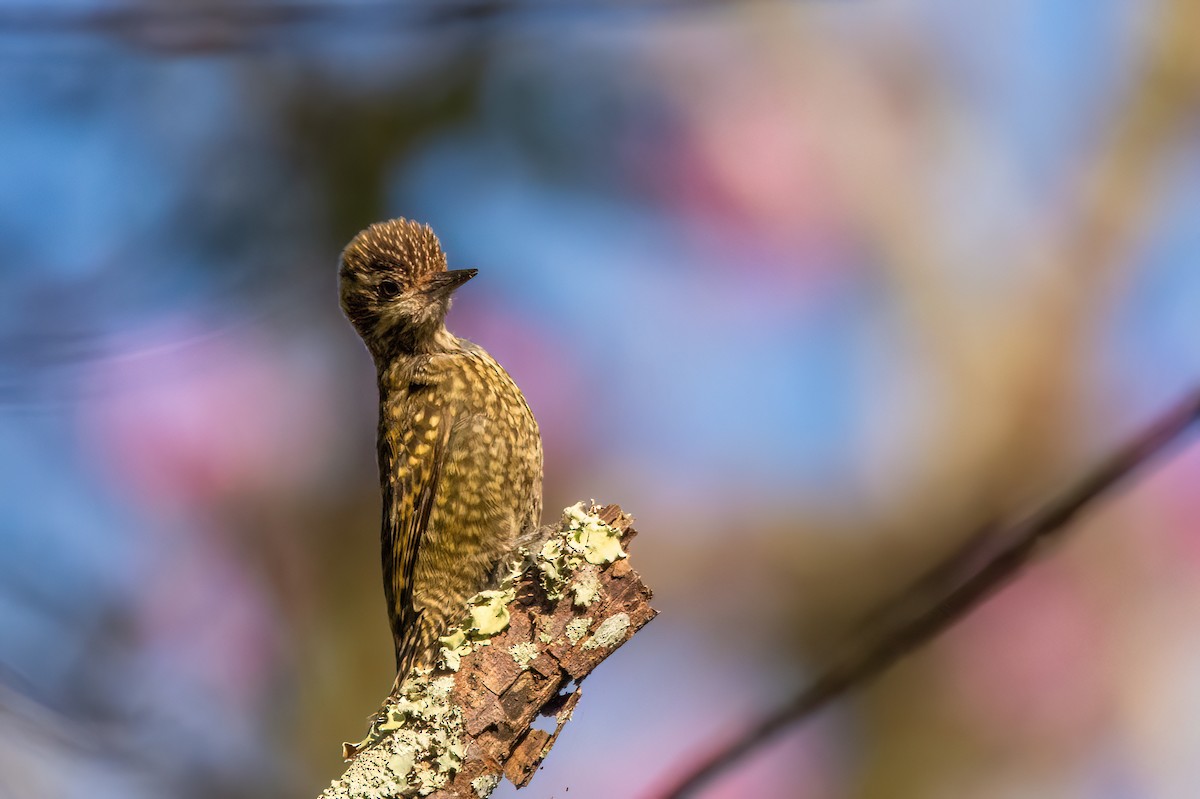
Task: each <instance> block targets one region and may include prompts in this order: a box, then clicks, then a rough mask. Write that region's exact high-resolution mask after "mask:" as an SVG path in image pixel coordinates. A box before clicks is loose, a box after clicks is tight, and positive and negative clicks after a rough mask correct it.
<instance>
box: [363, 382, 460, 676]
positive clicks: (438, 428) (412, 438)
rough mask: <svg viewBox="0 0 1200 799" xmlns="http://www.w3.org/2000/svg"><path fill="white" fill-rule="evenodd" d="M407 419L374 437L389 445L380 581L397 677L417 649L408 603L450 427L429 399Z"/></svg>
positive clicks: (416, 618)
mask: <svg viewBox="0 0 1200 799" xmlns="http://www.w3.org/2000/svg"><path fill="white" fill-rule="evenodd" d="M410 421H411V426H410V427H409V428H408V429H407V430H405V431H404V433H403V434H400V433H399V432H396V433H392V432H390V431H389V432H385V433H384V434H383V435H382V436H380V444H381V446H387V447H390V448H391V451H392V455H393V457H392V458H391V461H392V464H391V469H390V471H391V474H389V475H386V476H385V480H384V483H385V485H384V519H383V535H382V544H383V586H384V594H385V595H386V598H387V603H388V618H389V620H390V621H391V624H392V637H393V639H394V640H395V644H396V672H397V675H398V676H399V678H400V679H403V678H404V676H405V675H406V674H407V673H408V672H409V670H410V669H411V668H412V666H413V665H414V661H415V659H416V658H417V656H418V655H419V654H420V651H419V649H420V644H421V640H420V625H419V622H420V613H419V612H418V611H417V608H416V606H415V604H414V603H413V584H414V582H415V572H416V566H417V556H418V554H419V553H420V550H421V541H422V538H423V537H424V535H425V531H426V530H427V529H428V527H429V515H430V512H431V511H432V510H433V506H434V502H435V499H436V497H437V492H438V485H439V483H440V482H441V477H442V467H443V465H444V464H445V460H446V450H447V444H448V442H449V439H450V429H451V427H452V426H453V420H452V419H448V418H445V415H444V414H443V413H442V411H441V410H440V409H438V408H437V407H436V406H434V405H432V404H428V405H425V406H424V407H423V408H422V407H419V406H418V407H417V409H416V410H415V412H413V414H412V416H411V417H410ZM385 441H386V445H385V443H384V442H385ZM381 454H384V453H381ZM389 488H390V491H389Z"/></svg>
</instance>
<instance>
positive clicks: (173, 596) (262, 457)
mask: <svg viewBox="0 0 1200 799" xmlns="http://www.w3.org/2000/svg"><path fill="white" fill-rule="evenodd" d="M298 353H299V350H297V349H294V348H293V349H289V347H288V346H287V342H280V341H278V340H273V339H271V338H269V337H268V336H266V335H265V334H264V333H263V332H262V331H260V330H256V329H254V328H252V327H251V326H249V325H240V326H236V327H235V328H233V329H232V330H230V329H211V328H208V327H206V326H204V325H202V324H201V323H199V322H197V321H196V320H194V319H186V318H184V319H172V320H168V321H167V322H166V323H163V324H158V325H154V326H148V327H145V328H141V329H138V330H136V331H133V332H130V333H128V334H126V335H124V336H123V337H122V338H121V339H120V340H118V341H114V342H112V344H111V346H110V347H109V354H108V355H107V357H104V358H102V359H101V360H99V361H97V362H96V363H95V364H93V365H92V366H91V368H90V370H89V373H88V374H87V376H86V377H85V378H84V385H85V386H86V389H87V391H88V395H89V401H88V402H86V403H83V404H82V405H81V407H80V410H79V416H78V429H79V435H80V439H81V445H82V450H83V452H84V453H85V457H87V458H89V459H90V460H91V462H92V470H93V471H94V472H95V474H96V475H97V477H98V478H99V480H100V482H101V483H102V484H106V485H107V486H108V487H109V489H110V490H111V491H113V493H114V494H115V495H117V496H120V497H122V498H123V499H124V501H126V502H128V503H131V505H132V507H133V509H134V510H135V511H136V512H137V513H138V514H140V515H141V516H142V517H143V518H144V520H145V524H144V526H143V527H142V529H141V530H140V531H139V534H140V535H141V536H142V537H143V540H144V543H143V547H142V552H143V563H142V564H141V565H142V568H141V572H140V574H141V576H140V578H139V580H138V582H137V585H136V586H135V587H134V593H135V596H136V598H137V599H136V610H135V618H134V624H135V628H136V632H137V635H138V646H139V652H140V657H141V658H142V660H143V662H144V663H145V664H146V665H147V666H148V667H149V669H150V674H151V675H152V676H151V678H150V680H149V684H148V686H145V689H146V690H150V691H151V692H157V693H154V696H155V697H156V699H155V704H156V705H160V706H168V707H174V706H175V705H178V704H180V703H184V704H186V703H188V702H194V701H197V699H198V701H201V702H202V703H204V705H205V708H204V713H206V714H215V715H216V716H217V717H219V718H222V719H224V721H222V722H220V723H221V724H226V723H233V722H232V721H231V720H234V719H237V720H240V721H241V722H243V723H247V724H249V723H252V720H253V719H255V718H257V716H256V715H254V704H255V700H256V699H258V700H261V699H262V698H263V697H264V696H266V695H267V693H268V691H269V689H270V688H271V681H272V680H273V679H274V675H276V674H277V673H278V665H279V657H280V656H281V654H282V653H281V651H280V650H281V641H280V638H279V631H280V630H281V629H284V624H283V621H282V620H281V619H280V618H279V614H278V612H277V611H276V610H275V609H274V608H273V606H272V598H271V595H270V588H269V586H268V584H267V583H266V582H264V579H263V575H262V574H261V573H259V572H257V571H256V569H255V567H254V566H252V565H251V562H252V560H248V559H247V558H246V555H245V550H246V549H247V548H253V547H255V546H263V547H266V548H267V550H268V551H274V550H273V549H272V548H273V547H274V548H277V547H278V546H279V545H280V543H281V540H280V539H281V538H282V539H283V541H284V542H286V539H287V536H280V535H276V534H274V533H272V531H271V530H267V529H263V530H257V531H253V537H254V539H255V540H254V541H244V542H240V543H238V542H234V541H233V540H231V536H232V535H235V534H236V535H241V534H242V533H243V532H245V531H239V528H238V527H237V525H236V524H232V523H231V520H230V517H229V513H230V512H231V511H232V512H233V513H234V514H235V517H236V514H237V513H238V512H239V509H240V508H258V509H259V511H258V512H261V510H262V509H264V508H269V507H270V506H271V503H272V502H280V501H282V502H285V503H286V502H287V501H288V500H287V497H289V496H295V495H296V494H297V492H301V491H304V490H306V489H307V488H311V487H313V486H315V485H317V484H318V483H319V482H320V480H321V478H322V476H323V474H324V471H323V470H324V469H325V468H326V466H327V460H328V459H329V458H332V457H333V456H332V455H331V454H330V453H331V450H332V448H333V435H334V432H335V431H334V429H333V428H332V425H333V424H334V423H335V422H336V421H337V419H338V414H337V413H336V412H335V411H336V409H335V408H334V407H333V402H334V400H333V398H332V395H331V394H330V392H329V390H327V389H326V384H325V383H323V382H322V381H321V379H320V378H321V376H322V375H321V372H320V371H319V369H316V368H314V365H315V364H314V361H313V359H312V358H309V357H298ZM251 512H252V513H254V512H255V511H253V510H252V511H251ZM264 542H265V543H264ZM277 554H278V555H280V556H282V555H286V554H287V553H286V552H285V553H277ZM268 556H269V557H270V555H268ZM163 691H166V692H167V694H168V695H169V696H171V697H176V698H177V700H178V701H171V700H169V699H164V697H163V696H160V693H161V692H163ZM176 710H177V711H183V710H184V709H183V708H176Z"/></svg>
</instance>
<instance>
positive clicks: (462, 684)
mask: <svg viewBox="0 0 1200 799" xmlns="http://www.w3.org/2000/svg"><path fill="white" fill-rule="evenodd" d="M593 511H594V514H595V515H596V516H598V517H599V518H600V520H601V521H602V522H603V523H604V524H605V525H607V527H610V528H613V529H614V530H616V531H617V533H619V536H620V543H621V546H622V548H623V549H625V550H627V547H628V544H629V542H630V541H631V540H632V539H633V537H634V536H635V535H636V534H637V533H636V531H635V530H634V529H633V527H632V526H631V524H632V521H633V519H632V517H630V516H628V515H626V514H625V513H623V512H622V511H621V509H620V507H618V506H617V505H608V506H605V507H603V508H594V509H593ZM565 529H566V523H565V520H564V529H563V530H560V531H559V532H558V533H557V534H556V535H557V536H558V537H559V538H560V540H566V539H565V537H564V536H566V535H568V533H566V532H564V530H565ZM596 559H599V558H596ZM574 560H575V563H573V564H571V565H569V566H568V567H567V568H565V569H564V570H563V572H562V573H561V578H562V579H561V582H560V583H559V585H558V588H559V589H560V592H561V595H559V596H556V593H559V592H556V591H555V590H554V586H551V588H550V590H547V587H546V584H547V579H546V576H545V574H544V572H543V571H539V568H538V567H537V565H536V564H534V565H530V566H527V567H526V568H525V570H524V571H523V572H522V573H521V574H520V576H519V578H517V579H516V580H515V581H514V583H513V590H514V596H513V598H512V599H511V601H508V602H507V605H505V606H500V607H506V608H507V612H508V615H509V622H508V625H507V628H505V629H503V631H501V632H499V633H497V634H495V635H493V636H490V637H489V638H487V639H486V643H485V644H481V645H477V646H476V648H475V649H474V651H471V652H469V653H468V654H463V655H462V656H461V661H460V663H459V664H458V665H459V668H458V670H457V671H451V670H449V669H448V668H444V667H441V668H439V669H437V670H435V671H434V672H433V673H432V674H431V675H429V677H428V678H424V681H423V682H421V681H420V680H419V681H418V683H419V685H418V686H417V687H416V688H414V689H412V691H411V695H410V696H409V697H408V700H409V701H407V702H406V701H405V700H404V699H401V700H399V704H397V701H391V700H389V702H388V703H387V704H385V706H384V708H383V709H381V715H380V717H379V720H380V721H383V722H384V723H383V724H380V723H379V722H377V724H376V726H375V727H373V732H374V734H375V735H374V736H369V737H368V741H366V742H364V743H363V744H359V745H349V744H348V745H347V746H346V751H345V754H346V755H347V756H348V757H350V758H353V762H352V763H351V765H350V766H349V768H348V769H347V770H346V772H345V774H343V775H342V777H341V779H339V780H335V781H334V782H333V783H332V784H331V786H330V787H329V789H327V790H326V791H325V792H324V793H323V794H322V797H323V799H324V797H329V798H330V799H332V798H333V797H337V799H349V798H350V797H360V796H361V797H367V796H370V797H389V796H429V797H437V798H439V799H440V798H441V797H485V796H488V795H489V794H490V793H491V792H492V790H494V788H495V786H496V785H497V784H498V782H499V778H500V777H501V775H503V776H504V777H507V778H508V779H509V780H510V781H511V782H513V783H515V784H516V785H517V786H518V787H522V786H524V785H526V784H528V783H529V781H530V779H532V777H533V774H534V772H535V771H536V770H537V768H538V766H539V765H540V764H541V762H542V760H544V759H545V757H546V755H547V754H549V752H550V749H551V747H552V746H553V745H554V743H555V741H556V740H557V739H558V735H559V733H560V732H561V731H562V729H563V727H564V726H565V725H566V723H567V721H569V720H570V717H571V711H572V710H573V709H574V708H575V705H576V704H577V703H578V702H579V699H580V696H581V694H582V692H581V689H580V687H579V686H580V683H581V682H582V681H583V679H584V678H585V677H587V676H588V675H589V674H590V673H591V672H592V670H593V669H595V668H596V667H597V666H598V665H600V662H601V661H603V660H604V659H605V658H607V657H608V656H609V655H610V654H612V653H613V651H615V650H616V649H617V648H618V647H620V646H621V645H622V644H623V643H625V641H627V640H629V638H630V637H631V636H632V635H633V634H634V633H635V632H637V631H638V630H639V629H641V627H642V626H643V625H645V624H646V622H648V621H650V619H652V618H654V616H655V615H656V611H655V610H654V609H653V608H651V607H650V598H651V592H650V589H649V588H647V587H646V585H645V583H643V582H642V579H641V577H640V576H639V575H638V574H637V572H635V571H634V570H633V568H632V567H631V566H630V563H629V560H628V557H627V556H624V555H622V556H621V557H619V558H618V559H616V560H613V561H612V562H611V563H602V564H596V563H593V562H590V560H588V559H584V557H583V556H582V555H579V556H578V557H576V558H574ZM589 600H590V601H589ZM501 612H502V611H501ZM410 682H412V681H411V680H410ZM406 685H408V684H407V683H406ZM389 713H391V714H392V715H391V716H390V718H391V724H390V725H389V724H387V723H386V719H388V718H389ZM551 716H552V717H555V718H556V719H557V724H556V726H555V729H554V732H553V733H550V732H547V731H545V730H538V729H533V727H532V725H533V724H534V723H535V722H536V721H537V719H538V718H539V717H551ZM381 727H382V729H381ZM372 738H377V739H374V740H372ZM406 740H407V741H414V740H419V741H422V742H424V741H427V740H428V741H432V743H430V744H429V745H428V746H425V747H420V746H418V747H417V748H416V749H414V747H413V746H412V745H410V744H408V743H405V741H406Z"/></svg>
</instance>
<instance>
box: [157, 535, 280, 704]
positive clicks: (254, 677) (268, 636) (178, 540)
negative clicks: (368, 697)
mask: <svg viewBox="0 0 1200 799" xmlns="http://www.w3.org/2000/svg"><path fill="white" fill-rule="evenodd" d="M219 541H220V531H216V530H211V529H206V528H204V527H190V528H189V534H187V535H177V536H174V537H173V538H171V539H170V540H169V541H161V540H160V541H159V543H158V545H157V546H152V547H151V550H152V552H151V554H150V563H149V568H148V569H147V574H146V578H145V579H144V580H143V581H142V582H141V584H140V586H139V596H140V599H141V601H140V602H139V605H138V608H139V615H138V618H137V624H138V629H137V633H138V634H139V636H140V639H141V641H142V642H143V644H144V647H145V648H144V651H143V655H144V657H145V659H146V662H147V663H148V665H149V666H150V669H151V673H153V674H156V675H159V677H160V679H164V680H165V681H166V682H168V683H170V684H173V685H174V686H175V687H176V688H184V687H186V688H188V689H190V690H186V691H181V692H180V693H182V694H183V695H184V696H188V695H192V696H194V695H200V696H203V697H204V698H205V700H206V701H208V702H215V703H217V707H213V708H209V709H208V712H213V711H216V712H217V715H220V716H222V717H224V718H227V719H228V718H238V717H244V716H246V715H247V714H248V713H254V712H255V711H256V710H257V709H258V708H257V707H256V706H257V705H260V703H261V702H262V701H263V699H264V697H266V696H268V695H269V692H270V689H271V682H272V680H273V679H274V677H275V675H276V674H277V673H278V672H277V669H278V657H279V656H280V654H281V651H280V644H281V642H280V640H279V630H280V629H281V621H280V619H279V618H278V617H277V615H276V613H275V612H274V611H273V610H272V608H271V603H270V600H269V597H268V596H267V595H266V593H265V589H266V586H264V585H263V584H262V581H261V579H260V578H259V576H258V575H256V574H254V573H253V572H252V571H251V570H249V569H247V568H246V567H245V565H244V564H242V563H241V561H239V560H238V559H237V558H234V557H230V556H229V553H228V552H227V551H225V550H224V549H223V548H222V547H221V546H220V544H219ZM181 698H182V697H181Z"/></svg>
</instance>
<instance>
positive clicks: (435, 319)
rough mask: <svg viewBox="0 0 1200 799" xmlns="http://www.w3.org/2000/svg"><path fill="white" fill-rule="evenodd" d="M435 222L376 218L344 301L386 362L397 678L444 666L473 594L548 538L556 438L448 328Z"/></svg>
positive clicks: (352, 248) (383, 472)
mask: <svg viewBox="0 0 1200 799" xmlns="http://www.w3.org/2000/svg"><path fill="white" fill-rule="evenodd" d="M474 274H475V271H474V270H455V271H447V269H446V257H445V255H444V254H443V252H442V249H441V246H440V245H439V243H438V240H437V237H436V236H434V234H433V231H432V230H430V228H429V227H428V226H427V225H421V224H417V223H415V222H410V221H408V220H405V219H394V220H391V221H388V222H380V223H377V224H374V225H371V226H370V227H369V228H367V229H366V230H364V231H363V232H362V233H359V234H358V236H356V237H355V238H354V240H353V241H351V242H350V244H349V245H348V246H347V247H346V249H345V251H344V252H343V253H342V259H341V269H340V272H339V276H340V289H341V304H342V309H343V310H344V311H345V313H346V316H347V317H348V318H349V319H350V322H351V324H353V325H354V328H355V330H357V331H358V333H359V335H360V336H362V338H363V341H364V342H365V343H366V345H367V349H368V350H370V352H371V355H372V356H373V357H374V359H375V365H376V370H377V374H378V385H379V399H380V408H379V436H378V456H379V479H380V489H381V492H382V495H383V520H382V529H381V540H382V556H383V578H384V595H385V599H386V601H387V609H388V618H389V621H390V623H391V627H392V636H393V639H394V641H395V648H396V671H397V675H396V682H397V686H398V685H399V684H400V683H401V682H402V681H403V679H404V677H405V676H406V675H407V673H408V672H409V671H410V670H411V669H412V668H413V667H424V666H429V665H432V663H433V661H434V659H435V657H436V654H437V638H438V637H439V636H440V635H442V634H444V632H445V630H446V629H447V627H449V626H450V625H451V624H453V623H454V622H456V621H457V620H458V618H459V617H460V616H461V614H462V613H463V612H464V610H465V603H466V600H467V599H469V598H470V597H471V596H473V595H474V594H475V593H477V592H479V591H481V590H483V589H486V588H488V587H489V586H491V585H493V584H494V582H495V581H496V579H497V577H498V575H499V573H500V572H501V571H502V570H503V567H504V565H505V564H506V563H507V562H508V561H509V559H510V558H511V557H512V556H513V555H514V554H515V552H516V550H517V548H518V547H519V546H521V545H527V544H531V543H532V542H533V541H534V540H535V539H536V538H537V536H538V532H537V530H538V522H539V519H540V517H541V511H542V444H541V436H540V434H539V433H538V427H537V422H536V421H534V418H533V413H532V412H531V411H530V409H529V405H528V403H526V401H525V398H524V396H522V394H521V391H520V390H519V389H518V388H517V386H516V384H515V383H514V382H513V381H512V378H511V377H509V375H508V373H507V372H505V371H504V369H503V368H502V367H501V366H500V365H499V364H498V363H496V361H495V360H494V359H493V358H492V357H491V356H490V355H488V354H487V352H485V351H484V350H483V349H482V348H481V347H478V346H477V345H475V344H472V343H471V342H469V341H467V340H465V339H460V338H457V337H455V336H454V335H452V334H451V333H450V332H449V331H448V330H447V329H446V327H445V317H446V311H447V310H448V309H449V306H450V298H451V295H452V294H453V292H454V290H455V289H456V288H457V287H458V286H460V285H462V283H464V282H466V281H467V280H469V279H470V278H471V277H473V276H474Z"/></svg>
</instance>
